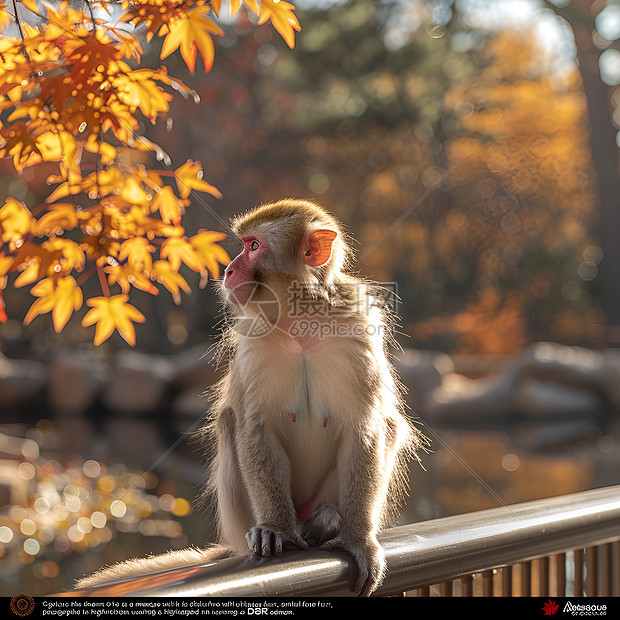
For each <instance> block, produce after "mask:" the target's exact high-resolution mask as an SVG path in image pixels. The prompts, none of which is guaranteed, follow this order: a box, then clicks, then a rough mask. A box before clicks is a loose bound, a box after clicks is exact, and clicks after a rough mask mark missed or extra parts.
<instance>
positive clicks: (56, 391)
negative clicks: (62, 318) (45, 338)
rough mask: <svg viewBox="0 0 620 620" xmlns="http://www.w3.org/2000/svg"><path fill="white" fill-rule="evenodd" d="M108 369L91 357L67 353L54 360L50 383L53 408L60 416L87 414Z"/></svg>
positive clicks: (48, 387) (48, 383) (49, 393)
mask: <svg viewBox="0 0 620 620" xmlns="http://www.w3.org/2000/svg"><path fill="white" fill-rule="evenodd" d="M106 374H107V368H106V366H105V365H104V364H103V363H101V362H99V361H98V360H97V359H96V358H94V357H93V356H91V355H86V354H84V353H80V352H77V353H76V352H67V353H64V354H62V355H60V356H58V357H57V358H56V359H54V360H52V362H51V364H50V370H49V375H48V381H47V396H48V402H49V405H50V407H51V408H52V409H53V410H54V412H55V413H57V414H60V415H76V414H80V413H84V412H85V411H87V410H88V409H89V407H91V406H92V405H93V403H94V402H95V400H96V399H97V397H98V396H99V393H100V390H101V386H102V385H103V382H104V381H105V378H106Z"/></svg>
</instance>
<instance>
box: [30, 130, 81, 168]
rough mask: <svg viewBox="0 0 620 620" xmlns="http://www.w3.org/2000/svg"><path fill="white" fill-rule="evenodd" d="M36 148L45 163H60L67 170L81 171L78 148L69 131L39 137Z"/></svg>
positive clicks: (44, 134) (50, 132)
mask: <svg viewBox="0 0 620 620" xmlns="http://www.w3.org/2000/svg"><path fill="white" fill-rule="evenodd" d="M36 146H37V149H38V151H39V153H40V154H41V157H42V158H43V161H59V162H62V165H63V166H65V167H66V168H71V169H73V170H74V171H76V172H77V171H79V165H78V163H77V158H78V155H77V153H78V146H77V143H76V141H75V138H74V137H73V136H72V135H71V134H70V133H69V132H68V131H61V132H56V131H45V132H44V133H42V134H41V135H40V136H38V137H37V140H36Z"/></svg>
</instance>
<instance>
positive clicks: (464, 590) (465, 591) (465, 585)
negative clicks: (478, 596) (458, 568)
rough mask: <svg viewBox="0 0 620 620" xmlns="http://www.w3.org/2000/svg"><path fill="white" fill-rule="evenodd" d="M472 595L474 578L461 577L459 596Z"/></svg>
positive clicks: (470, 576) (469, 576)
mask: <svg viewBox="0 0 620 620" xmlns="http://www.w3.org/2000/svg"><path fill="white" fill-rule="evenodd" d="M473 595H474V578H473V576H472V575H465V577H461V596H473Z"/></svg>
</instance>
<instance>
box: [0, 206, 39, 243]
mask: <svg viewBox="0 0 620 620" xmlns="http://www.w3.org/2000/svg"><path fill="white" fill-rule="evenodd" d="M33 223H34V222H33V219H32V214H31V213H30V211H29V210H28V208H27V207H26V205H24V203H22V202H18V201H17V200H15V198H7V199H6V202H5V203H4V205H3V206H2V207H0V240H2V242H3V243H9V244H10V247H11V249H14V248H17V247H20V246H21V245H22V242H23V238H24V237H25V236H26V235H27V234H28V233H29V232H30V231H31V230H32V227H33Z"/></svg>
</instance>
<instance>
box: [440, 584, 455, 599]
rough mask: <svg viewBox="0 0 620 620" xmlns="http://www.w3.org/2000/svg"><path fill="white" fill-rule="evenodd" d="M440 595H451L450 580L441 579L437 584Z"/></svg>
mask: <svg viewBox="0 0 620 620" xmlns="http://www.w3.org/2000/svg"><path fill="white" fill-rule="evenodd" d="M439 589H440V592H441V596H452V582H451V581H442V583H441V585H440V586H439Z"/></svg>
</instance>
